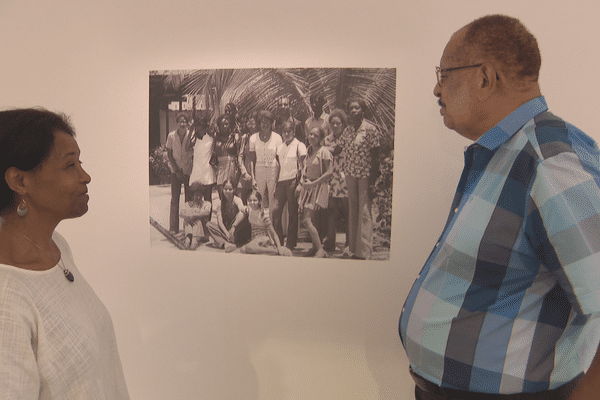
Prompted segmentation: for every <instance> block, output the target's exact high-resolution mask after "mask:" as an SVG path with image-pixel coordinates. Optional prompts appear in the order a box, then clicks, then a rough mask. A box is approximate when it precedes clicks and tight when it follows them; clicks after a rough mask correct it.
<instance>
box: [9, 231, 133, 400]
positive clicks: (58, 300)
mask: <svg viewBox="0 0 600 400" xmlns="http://www.w3.org/2000/svg"><path fill="white" fill-rule="evenodd" d="M52 238H53V240H54V242H55V243H56V244H57V246H58V248H59V249H60V251H61V254H62V264H63V265H64V267H65V268H67V269H69V270H70V271H71V272H72V273H73V276H74V277H75V281H74V282H69V281H68V280H67V279H66V278H65V275H64V273H63V271H62V269H61V267H60V266H59V265H56V266H54V267H53V268H51V269H49V270H47V271H29V270H24V269H21V268H17V267H14V266H9V265H3V264H0V400H5V399H23V400H25V399H45V400H46V399H61V400H62V399H78V400H80V399H86V400H90V399H98V400H100V399H107V400H108V399H111V400H112V399H123V400H126V399H129V395H128V392H127V387H126V384H125V377H124V375H123V369H122V367H121V360H120V358H119V354H118V351H117V343H116V339H115V333H114V329H113V325H112V321H111V319H110V315H109V314H108V310H107V309H106V307H104V305H103V304H102V302H101V301H100V299H99V298H98V296H96V294H95V293H94V291H93V290H92V288H91V287H90V285H89V284H88V283H87V282H86V281H85V279H83V276H82V275H81V274H80V273H79V271H78V270H77V267H75V263H74V262H73V256H72V254H71V250H70V248H69V245H68V244H67V242H66V241H65V239H64V238H63V237H62V236H61V235H59V234H58V233H56V232H55V233H54V235H53V236H52Z"/></svg>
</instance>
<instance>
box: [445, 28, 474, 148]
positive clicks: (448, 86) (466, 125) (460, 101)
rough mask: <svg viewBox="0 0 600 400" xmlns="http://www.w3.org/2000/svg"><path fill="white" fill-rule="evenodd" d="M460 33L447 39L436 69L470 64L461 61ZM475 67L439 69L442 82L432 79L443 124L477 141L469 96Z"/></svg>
mask: <svg viewBox="0 0 600 400" xmlns="http://www.w3.org/2000/svg"><path fill="white" fill-rule="evenodd" d="M463 36H464V33H463V31H462V30H460V31H458V32H456V33H455V34H454V35H453V36H452V37H451V38H450V41H449V42H448V44H447V45H446V48H445V49H444V53H443V54H442V58H441V59H440V68H441V69H442V70H443V69H446V68H455V67H460V66H464V65H469V64H472V63H471V62H470V61H469V60H464V59H463V57H461V54H459V52H460V51H459V45H460V43H461V42H462V37H463ZM477 71H478V69H477V68H465V69H459V70H453V71H448V72H442V74H441V75H442V76H441V77H442V85H441V86H440V84H439V83H438V82H437V81H436V84H435V88H434V89H433V94H434V96H436V97H437V98H438V99H439V100H438V104H439V105H440V107H441V108H440V114H441V115H442V117H443V119H444V125H446V127H448V128H449V129H452V130H454V131H456V132H457V133H459V134H460V135H462V136H464V137H466V138H469V139H472V140H477V139H478V138H479V136H481V133H478V132H477V131H476V125H477V118H476V115H475V112H474V111H475V110H476V108H475V107H476V100H475V99H474V98H473V94H472V89H473V84H474V79H475V76H476V73H477Z"/></svg>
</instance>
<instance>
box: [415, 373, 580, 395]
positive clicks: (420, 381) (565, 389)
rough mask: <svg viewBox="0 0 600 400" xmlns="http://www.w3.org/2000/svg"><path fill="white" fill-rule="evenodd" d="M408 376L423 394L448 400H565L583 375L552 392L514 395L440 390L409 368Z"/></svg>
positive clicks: (440, 388) (448, 389)
mask: <svg viewBox="0 0 600 400" xmlns="http://www.w3.org/2000/svg"><path fill="white" fill-rule="evenodd" d="M410 375H411V376H412V378H413V380H414V381H415V384H416V385H417V387H418V388H419V389H421V390H422V391H424V392H427V393H431V394H434V395H437V396H444V397H446V398H448V399H456V400H459V399H460V400H563V399H566V398H567V397H568V396H569V395H570V394H571V392H573V390H575V387H577V383H578V382H579V380H580V379H581V378H582V377H583V373H581V374H579V375H577V376H576V377H575V378H574V379H573V380H571V381H570V382H567V383H565V384H564V385H562V386H559V387H557V388H556V389H552V390H545V391H543V392H537V393H516V394H490V393H477V392H468V391H465V390H458V389H450V388H442V387H439V386H438V385H436V384H435V383H433V382H429V381H428V380H427V379H425V378H423V377H422V376H419V375H417V374H416V373H415V371H413V369H412V368H410Z"/></svg>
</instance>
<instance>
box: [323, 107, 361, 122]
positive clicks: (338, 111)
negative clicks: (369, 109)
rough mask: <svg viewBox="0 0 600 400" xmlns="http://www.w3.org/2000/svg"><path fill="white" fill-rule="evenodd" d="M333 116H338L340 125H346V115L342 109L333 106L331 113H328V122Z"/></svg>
mask: <svg viewBox="0 0 600 400" xmlns="http://www.w3.org/2000/svg"><path fill="white" fill-rule="evenodd" d="M361 107H362V106H361ZM363 112H364V110H363ZM335 117H338V118H339V119H340V121H342V125H344V127H346V126H348V116H347V115H346V113H345V112H344V110H342V109H341V108H334V109H333V111H331V114H329V123H331V120H332V119H333V118H335Z"/></svg>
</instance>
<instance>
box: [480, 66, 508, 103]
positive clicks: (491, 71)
mask: <svg viewBox="0 0 600 400" xmlns="http://www.w3.org/2000/svg"><path fill="white" fill-rule="evenodd" d="M502 79H503V75H502V73H501V71H499V70H498V69H496V68H495V67H494V66H493V65H491V64H483V65H482V66H481V67H480V69H479V87H478V88H477V96H478V98H479V100H485V99H487V98H488V97H490V96H491V95H492V94H493V93H494V92H495V91H496V90H497V89H498V87H499V85H500V84H501V80H502Z"/></svg>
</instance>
